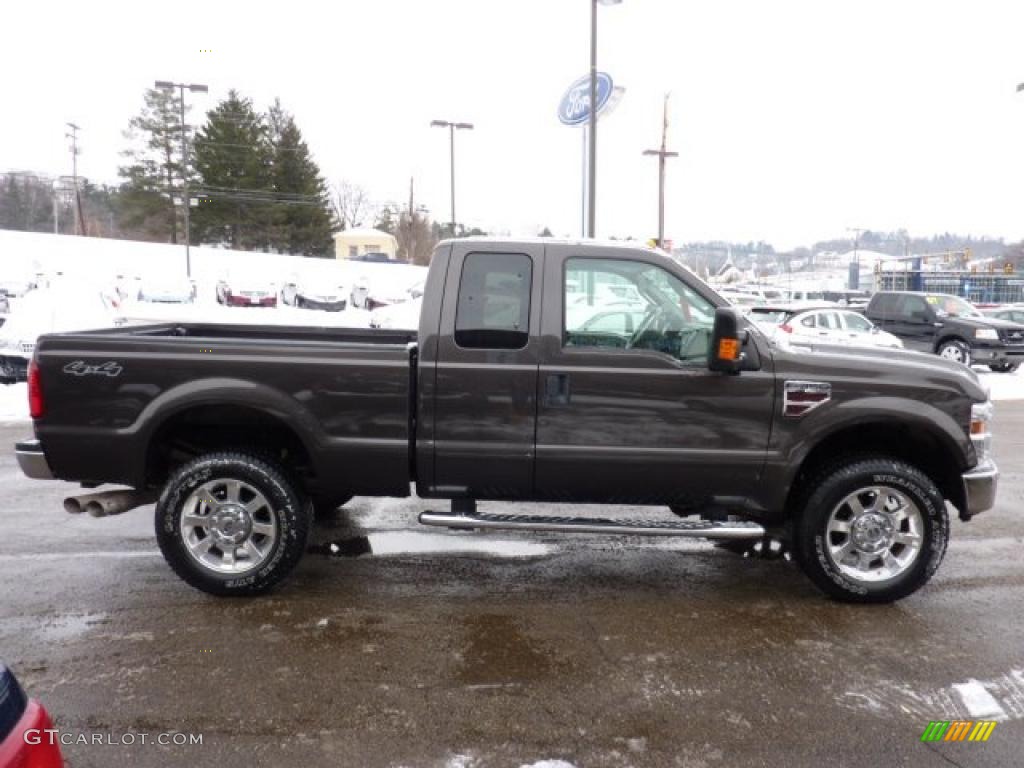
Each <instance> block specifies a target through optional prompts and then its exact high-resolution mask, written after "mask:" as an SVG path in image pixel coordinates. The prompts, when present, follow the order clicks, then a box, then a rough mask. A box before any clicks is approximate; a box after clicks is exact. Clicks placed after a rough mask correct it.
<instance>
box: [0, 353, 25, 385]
mask: <svg viewBox="0 0 1024 768" xmlns="http://www.w3.org/2000/svg"><path fill="white" fill-rule="evenodd" d="M27 378H28V359H27V358H24V357H11V356H10V355H0V384H13V383H14V382H16V381H25V380H26V379H27Z"/></svg>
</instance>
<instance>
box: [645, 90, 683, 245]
mask: <svg viewBox="0 0 1024 768" xmlns="http://www.w3.org/2000/svg"><path fill="white" fill-rule="evenodd" d="M667 134H668V94H667V93H666V94H665V103H664V105H663V106H662V112H661V149H645V150H644V154H645V155H657V157H658V247H659V248H664V247H665V159H666V158H669V157H679V153H678V152H669V151H668V150H667V149H666V148H665V141H666V138H667Z"/></svg>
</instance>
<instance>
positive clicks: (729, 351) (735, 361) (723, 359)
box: [708, 307, 757, 374]
mask: <svg viewBox="0 0 1024 768" xmlns="http://www.w3.org/2000/svg"><path fill="white" fill-rule="evenodd" d="M746 340H747V332H746V330H741V329H740V318H739V315H738V314H737V312H736V310H735V309H733V308H732V307H718V308H717V309H716V310H715V325H714V327H713V328H712V330H711V345H710V348H709V349H708V368H709V369H710V370H712V371H715V372H717V373H732V374H736V373H739V372H740V371H742V370H745V369H746V370H750V369H751V367H752V366H751V363H752V362H754V361H751V360H748V359H747V354H746V352H744V351H743V346H744V343H745V342H746ZM753 367H755V368H756V367H757V366H756V365H755V366H753Z"/></svg>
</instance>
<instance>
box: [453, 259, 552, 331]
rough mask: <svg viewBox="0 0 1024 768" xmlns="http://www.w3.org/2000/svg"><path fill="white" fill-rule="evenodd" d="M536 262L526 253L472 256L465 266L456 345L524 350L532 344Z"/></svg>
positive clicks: (457, 315) (457, 310) (462, 276)
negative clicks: (531, 320) (531, 291)
mask: <svg viewBox="0 0 1024 768" xmlns="http://www.w3.org/2000/svg"><path fill="white" fill-rule="evenodd" d="M532 283H533V260H532V259H531V258H530V257H529V256H527V255H526V254H522V253H470V254H467V255H466V259H465V261H464V263H463V266H462V275H461V279H460V281H459V298H458V302H457V304H456V310H455V344H456V345H458V346H459V347H462V348H463V349H523V348H524V347H525V346H526V345H527V344H528V343H529V341H530V289H531V285H532Z"/></svg>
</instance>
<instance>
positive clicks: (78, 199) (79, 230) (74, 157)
mask: <svg viewBox="0 0 1024 768" xmlns="http://www.w3.org/2000/svg"><path fill="white" fill-rule="evenodd" d="M66 125H67V126H68V128H70V129H71V133H65V134H64V137H65V138H68V139H71V176H72V178H73V179H74V184H75V210H76V213H77V217H76V219H75V234H76V235H84V234H85V219H84V218H83V216H82V194H81V192H79V190H78V153H79V151H80V150H79V149H78V131H79V130H80V129H79V127H78V126H77V125H75V124H74V123H66Z"/></svg>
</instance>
